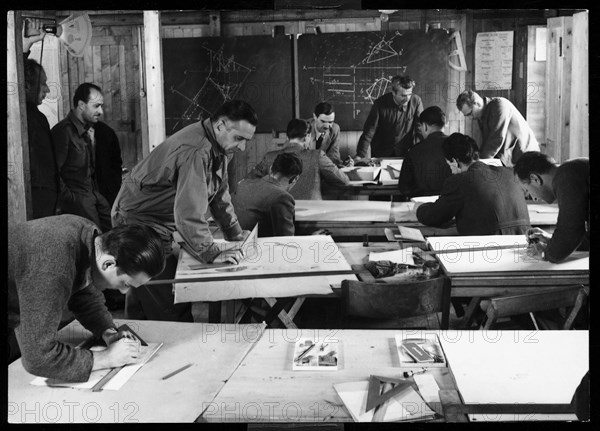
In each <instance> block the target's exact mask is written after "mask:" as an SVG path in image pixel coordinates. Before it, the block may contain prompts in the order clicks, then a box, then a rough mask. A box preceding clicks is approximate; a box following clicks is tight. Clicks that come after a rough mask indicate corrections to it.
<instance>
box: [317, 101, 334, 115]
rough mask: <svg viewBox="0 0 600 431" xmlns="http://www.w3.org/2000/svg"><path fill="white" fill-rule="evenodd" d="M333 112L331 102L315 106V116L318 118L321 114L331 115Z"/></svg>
mask: <svg viewBox="0 0 600 431" xmlns="http://www.w3.org/2000/svg"><path fill="white" fill-rule="evenodd" d="M333 112H334V111H333V106H331V103H327V102H321V103H319V104H318V105H317V106H315V116H316V117H317V118H318V117H319V115H321V114H325V115H331V114H333Z"/></svg>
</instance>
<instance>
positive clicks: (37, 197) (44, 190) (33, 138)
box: [27, 103, 60, 219]
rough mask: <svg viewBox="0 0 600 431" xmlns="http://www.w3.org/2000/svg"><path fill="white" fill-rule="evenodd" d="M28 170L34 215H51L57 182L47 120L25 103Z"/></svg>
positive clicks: (54, 202) (32, 106)
mask: <svg viewBox="0 0 600 431" xmlns="http://www.w3.org/2000/svg"><path fill="white" fill-rule="evenodd" d="M27 134H28V144H29V171H30V173H31V204H32V209H33V218H34V219H36V218H41V217H48V216H52V215H54V212H55V210H56V202H57V199H58V192H59V190H60V182H59V176H58V167H57V166H56V156H55V154H54V144H53V142H52V134H51V133H50V125H49V124H48V119H47V118H46V116H45V115H44V114H42V113H41V112H40V110H39V109H38V107H37V106H35V105H33V104H29V103H28V104H27Z"/></svg>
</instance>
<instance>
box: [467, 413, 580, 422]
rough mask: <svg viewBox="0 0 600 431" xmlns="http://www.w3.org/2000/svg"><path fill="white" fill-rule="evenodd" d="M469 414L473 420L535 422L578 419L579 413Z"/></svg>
mask: <svg viewBox="0 0 600 431" xmlns="http://www.w3.org/2000/svg"><path fill="white" fill-rule="evenodd" d="M467 416H469V420H470V421H471V422H498V423H500V422H523V421H529V422H535V421H561V422H563V421H578V420H579V419H577V415H575V414H574V413H571V414H568V413H566V414H562V413H548V414H542V413H521V414H518V413H504V414H502V413H498V414H494V413H489V414H485V415H484V414H476V415H472V414H470V415H467Z"/></svg>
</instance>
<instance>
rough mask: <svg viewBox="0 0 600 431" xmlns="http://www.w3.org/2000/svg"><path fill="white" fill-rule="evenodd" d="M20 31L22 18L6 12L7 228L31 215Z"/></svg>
mask: <svg viewBox="0 0 600 431" xmlns="http://www.w3.org/2000/svg"><path fill="white" fill-rule="evenodd" d="M21 31H22V30H21V14H20V13H19V12H14V11H10V12H8V13H7V14H6V43H7V51H6V55H7V68H6V83H7V92H6V109H7V118H6V137H7V154H6V162H7V165H6V171H7V172H6V173H7V177H8V178H7V179H8V181H7V195H6V197H7V202H8V208H7V213H8V222H9V224H12V223H21V222H24V221H26V220H29V219H30V218H31V215H32V208H31V185H30V184H31V181H30V172H29V145H28V140H27V110H26V108H25V85H24V83H23V80H22V79H20V78H19V77H21V76H24V72H23V45H22V39H21Z"/></svg>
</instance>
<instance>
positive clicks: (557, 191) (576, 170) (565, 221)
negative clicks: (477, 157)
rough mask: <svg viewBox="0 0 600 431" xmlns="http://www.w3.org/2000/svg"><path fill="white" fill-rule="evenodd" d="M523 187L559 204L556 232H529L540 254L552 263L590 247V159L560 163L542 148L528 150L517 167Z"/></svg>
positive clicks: (533, 195)
mask: <svg viewBox="0 0 600 431" xmlns="http://www.w3.org/2000/svg"><path fill="white" fill-rule="evenodd" d="M514 172H515V175H516V177H518V179H519V182H520V184H521V186H522V187H523V189H524V190H525V191H526V192H528V193H529V194H531V196H532V197H534V198H537V199H541V200H543V201H545V202H546V203H553V202H555V201H556V202H557V203H558V220H557V222H556V229H555V230H554V233H553V234H549V233H548V232H546V231H544V230H542V229H540V228H537V227H536V228H531V229H529V230H528V231H527V237H528V240H529V241H531V242H532V243H533V245H534V249H535V252H534V254H535V255H536V256H539V257H541V258H542V259H545V260H548V261H550V262H554V263H558V262H561V261H563V260H565V259H566V258H567V257H568V256H569V255H570V254H571V253H573V252H574V251H575V250H576V249H579V250H589V247H590V160H589V159H588V158H585V157H582V158H577V159H572V160H567V161H566V162H564V163H563V164H561V165H560V166H557V165H556V164H555V163H554V160H552V159H551V158H550V157H549V156H547V155H546V154H542V153H540V152H539V151H528V152H526V153H524V154H523V155H522V156H521V158H520V159H519V160H518V161H517V163H516V164H515V166H514Z"/></svg>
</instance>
